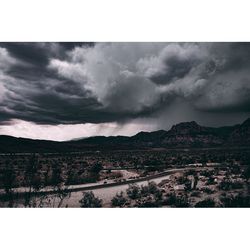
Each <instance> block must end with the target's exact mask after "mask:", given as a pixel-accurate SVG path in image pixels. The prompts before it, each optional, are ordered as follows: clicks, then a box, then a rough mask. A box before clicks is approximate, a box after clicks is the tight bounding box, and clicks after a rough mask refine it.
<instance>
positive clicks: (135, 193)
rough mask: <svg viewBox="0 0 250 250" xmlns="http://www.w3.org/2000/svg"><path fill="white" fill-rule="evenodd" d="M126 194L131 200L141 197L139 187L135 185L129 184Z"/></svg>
mask: <svg viewBox="0 0 250 250" xmlns="http://www.w3.org/2000/svg"><path fill="white" fill-rule="evenodd" d="M126 192H127V195H128V197H129V198H130V199H132V200H134V199H137V198H140V197H141V191H140V187H139V186H138V185H137V184H129V187H128V189H127V190H126Z"/></svg>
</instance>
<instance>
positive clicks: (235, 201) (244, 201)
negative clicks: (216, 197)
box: [220, 194, 250, 207]
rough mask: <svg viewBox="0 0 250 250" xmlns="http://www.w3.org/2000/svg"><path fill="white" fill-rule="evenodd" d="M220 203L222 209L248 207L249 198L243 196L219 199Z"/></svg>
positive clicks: (249, 204) (249, 205)
mask: <svg viewBox="0 0 250 250" xmlns="http://www.w3.org/2000/svg"><path fill="white" fill-rule="evenodd" d="M220 201H221V203H222V206H223V207H250V197H249V196H244V195H243V194H238V195H236V196H233V195H230V196H226V197H221V198H220Z"/></svg>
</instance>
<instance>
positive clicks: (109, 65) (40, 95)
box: [0, 42, 250, 140]
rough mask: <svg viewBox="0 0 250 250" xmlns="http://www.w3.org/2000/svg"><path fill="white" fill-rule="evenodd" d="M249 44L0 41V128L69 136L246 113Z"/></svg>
mask: <svg viewBox="0 0 250 250" xmlns="http://www.w3.org/2000/svg"><path fill="white" fill-rule="evenodd" d="M249 73H250V43H40V42H39V43H38V42H37V43H0V134H8V135H13V136H18V137H28V138H39V139H52V140H69V139H71V138H78V137H87V136H93V135H118V134H121V135H133V134H135V133H137V132H139V131H141V130H144V131H152V130H157V129H169V128H170V127H171V126H172V125H173V124H176V123H178V122H183V121H192V120H195V121H197V122H198V123H199V124H201V125H205V126H224V125H232V124H236V123H241V122H242V121H244V120H245V119H246V118H248V117H250V74H249Z"/></svg>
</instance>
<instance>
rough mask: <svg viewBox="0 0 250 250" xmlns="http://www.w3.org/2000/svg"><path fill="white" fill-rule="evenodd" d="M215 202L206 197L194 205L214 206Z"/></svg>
mask: <svg viewBox="0 0 250 250" xmlns="http://www.w3.org/2000/svg"><path fill="white" fill-rule="evenodd" d="M215 206H216V203H215V201H214V200H213V199H211V198H206V199H205V200H202V201H199V202H197V203H196V204H195V207H215Z"/></svg>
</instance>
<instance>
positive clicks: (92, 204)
mask: <svg viewBox="0 0 250 250" xmlns="http://www.w3.org/2000/svg"><path fill="white" fill-rule="evenodd" d="M79 203H80V204H81V207H88V208H96V207H102V200H101V199H99V198H97V197H95V195H94V193H93V192H92V191H90V192H83V197H82V199H81V200H80V201H79Z"/></svg>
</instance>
